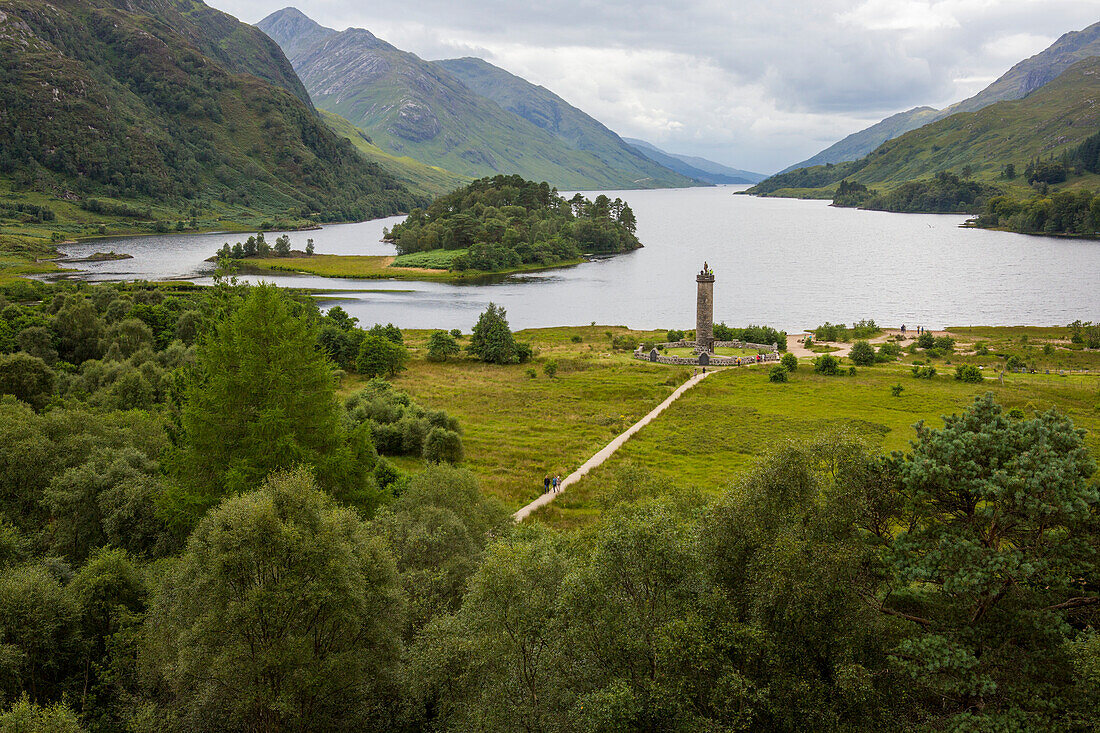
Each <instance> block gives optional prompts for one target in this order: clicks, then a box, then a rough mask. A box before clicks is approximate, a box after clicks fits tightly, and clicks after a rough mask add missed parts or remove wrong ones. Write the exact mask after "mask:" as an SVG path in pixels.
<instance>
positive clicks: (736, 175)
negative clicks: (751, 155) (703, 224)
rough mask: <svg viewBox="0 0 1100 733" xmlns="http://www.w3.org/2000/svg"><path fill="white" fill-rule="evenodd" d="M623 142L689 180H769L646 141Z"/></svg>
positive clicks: (718, 181) (739, 181) (749, 181)
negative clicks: (669, 151) (667, 149)
mask: <svg viewBox="0 0 1100 733" xmlns="http://www.w3.org/2000/svg"><path fill="white" fill-rule="evenodd" d="M623 140H625V141H626V142H627V143H629V144H630V145H632V146H633V147H634V148H636V149H637V150H638V151H639V152H641V154H642V155H644V156H646V157H647V158H650V159H652V160H654V161H656V162H658V163H660V164H661V165H663V166H665V167H666V168H670V169H672V170H674V171H676V172H677V173H680V174H682V175H685V176H687V177H688V178H694V179H696V180H698V181H703V182H704V183H714V184H723V183H727V184H729V183H741V184H745V183H758V182H760V181H762V180H764V179H765V178H767V176H766V175H764V174H763V173H753V172H752V171H743V170H739V169H737V168H730V167H729V166H725V165H722V164H721V163H715V162H714V161H713V160H707V159H706V158H700V157H697V156H694V155H677V154H675V153H666V152H665V151H664V150H661V149H660V148H658V147H657V146H656V145H653V144H652V143H647V142H646V141H645V140H639V139H637V138H632V137H625V138H623Z"/></svg>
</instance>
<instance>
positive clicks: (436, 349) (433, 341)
mask: <svg viewBox="0 0 1100 733" xmlns="http://www.w3.org/2000/svg"><path fill="white" fill-rule="evenodd" d="M461 351H462V349H461V348H460V347H459V345H458V342H457V341H455V337H454V336H452V335H451V334H449V333H447V332H446V331H432V335H431V336H429V337H428V361H437V362H438V361H447V359H448V358H449V357H452V356H457V355H458V354H459V353H460V352H461Z"/></svg>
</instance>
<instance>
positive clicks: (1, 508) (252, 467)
mask: <svg viewBox="0 0 1100 733" xmlns="http://www.w3.org/2000/svg"><path fill="white" fill-rule="evenodd" d="M0 292H2V293H3V300H2V301H0V351H2V352H3V355H0V394H3V395H4V396H3V397H0V517H2V518H0V652H2V653H0V696H2V698H0V730H20V731H22V730H32V731H39V730H41V731H46V730H49V731H59V730H60V731H230V730H257V731H296V730H319V729H324V730H405V731H443V730H462V731H468V730H530V731H557V730H585V731H624V730H625V731H657V730H670V731H671V730H805V729H808V728H812V729H815V730H838V731H839V730H845V731H851V730H897V729H921V728H924V729H930V730H931V729H936V730H940V729H957V730H963V729H965V730H1010V729H1019V730H1036V729H1067V730H1073V729H1081V730H1084V729H1087V728H1088V727H1089V726H1090V725H1091V721H1092V720H1094V718H1095V715H1096V714H1097V713H1098V712H1100V686H1098V685H1097V680H1098V675H1100V641H1098V640H1097V639H1096V637H1095V636H1094V634H1093V631H1092V629H1093V628H1094V627H1095V624H1096V621H1097V620H1098V619H1097V611H1098V610H1100V595H1098V594H1097V592H1096V588H1097V582H1098V580H1097V576H1098V571H1100V565H1098V564H1097V548H1098V547H1100V523H1098V516H1097V499H1098V495H1097V485H1096V483H1095V481H1094V478H1093V477H1094V475H1095V470H1096V466H1095V464H1094V462H1093V460H1092V459H1091V458H1090V457H1089V453H1088V451H1087V449H1086V447H1085V446H1084V444H1083V442H1082V433H1081V431H1079V430H1077V429H1076V428H1075V427H1074V426H1073V424H1072V423H1071V422H1070V421H1069V420H1068V419H1067V418H1066V417H1064V416H1062V415H1060V414H1059V413H1058V412H1057V411H1053V410H1052V411H1049V412H1042V413H1033V414H1032V415H1030V416H1028V415H1025V414H1024V413H1023V412H1021V411H1018V410H1013V411H1011V412H1009V411H1005V410H1003V409H1002V408H1001V407H1000V406H999V405H998V404H997V403H996V402H995V401H994V400H993V398H992V397H991V396H985V397H979V398H977V399H976V400H975V401H974V402H973V403H972V405H971V406H970V407H969V408H968V409H966V410H965V411H963V412H962V413H961V414H957V415H955V416H952V417H948V418H947V419H946V421H945V423H944V426H943V428H940V429H932V428H929V427H927V426H925V425H923V424H918V425H917V426H916V430H915V433H914V435H913V441H912V444H911V448H910V450H908V451H907V452H905V453H892V454H883V453H881V452H880V451H878V450H875V449H872V448H869V447H868V446H867V445H865V444H864V443H862V442H860V441H859V440H857V439H855V438H853V437H852V436H851V435H849V434H847V433H844V432H843V431H840V432H829V433H825V434H822V435H821V436H820V437H819V438H817V439H816V440H813V441H810V442H808V443H789V444H777V445H776V446H775V447H774V448H773V449H772V452H771V453H770V455H768V456H767V457H765V458H763V459H762V460H760V461H758V462H757V463H756V465H755V466H754V467H752V468H750V469H748V470H747V471H745V472H743V473H742V474H741V475H740V476H739V477H738V478H737V479H736V480H735V481H734V482H733V483H730V484H728V485H726V483H725V480H724V479H721V478H719V477H714V478H713V481H714V482H716V484H715V486H714V487H713V488H711V489H709V490H708V491H705V492H704V491H702V490H701V488H690V487H686V486H684V485H682V484H679V483H676V482H671V481H669V480H668V479H667V478H663V477H661V476H659V475H658V474H656V473H651V472H650V471H648V470H647V469H646V467H644V466H633V467H630V468H629V469H628V470H626V471H624V472H620V473H619V474H617V475H616V477H615V478H614V479H613V480H608V481H606V482H605V483H604V485H603V486H602V488H601V489H600V491H601V492H602V493H601V494H600V495H599V496H600V498H599V505H600V507H601V512H602V516H601V518H600V519H599V520H598V521H597V522H595V523H594V524H592V525H590V526H588V527H586V528H584V529H581V530H577V531H564V530H555V529H551V528H549V527H547V526H544V525H541V524H538V523H535V524H532V525H521V526H516V525H514V524H513V523H512V521H511V518H510V517H509V515H508V513H507V512H506V511H505V510H504V508H503V507H502V505H501V504H500V503H499V502H498V501H497V500H495V499H492V498H489V497H488V496H486V495H485V494H483V493H481V492H480V491H479V489H478V482H477V479H476V478H475V477H474V476H473V474H471V473H470V472H469V471H467V470H466V469H464V468H462V467H461V461H462V449H461V437H460V434H461V430H462V427H461V425H460V424H459V423H458V421H457V420H455V419H454V418H453V417H452V416H449V415H448V414H447V413H445V412H443V411H442V410H439V409H436V408H433V407H432V406H430V405H421V404H417V402H416V401H414V400H411V399H410V398H409V397H408V396H407V395H405V394H403V393H402V392H400V391H399V390H397V389H396V388H394V387H393V386H392V384H391V383H390V382H389V381H387V377H388V375H391V374H394V373H396V372H397V371H399V370H400V369H401V368H402V363H403V362H402V358H401V357H400V354H401V352H402V350H404V349H405V347H404V346H403V343H404V338H403V334H402V332H401V330H400V329H399V328H397V327H396V326H394V325H392V324H386V325H382V324H376V325H375V326H373V327H372V328H370V329H363V328H360V327H359V325H358V323H357V322H356V321H355V319H353V318H351V317H349V316H348V314H346V313H345V312H343V311H342V310H341V309H340V308H338V307H334V308H332V309H330V310H329V311H328V312H326V313H321V312H320V311H318V309H317V308H316V306H315V305H313V303H312V301H310V300H309V299H308V298H306V297H305V296H302V295H298V294H296V293H295V292H294V291H287V290H282V289H278V288H275V287H273V286H268V285H259V286H247V285H241V284H237V283H235V282H234V281H233V280H232V278H226V277H224V276H223V277H220V278H219V282H218V284H217V285H215V286H214V287H211V288H208V289H188V288H180V289H178V290H165V289H164V288H158V287H154V286H151V285H148V284H143V283H133V284H120V285H106V284H98V285H90V286H89V285H87V284H80V285H59V286H47V285H42V284H38V283H28V282H26V281H21V282H19V283H17V284H14V285H9V286H5V287H4V288H3V289H0ZM466 338H469V340H470V342H469V345H468V346H467V347H466V349H465V350H466V351H467V352H469V354H470V357H468V358H476V359H478V360H481V361H483V362H487V364H486V365H485V367H483V368H488V369H493V368H503V367H494V366H493V364H495V363H508V361H514V360H515V358H514V357H510V356H509V354H511V353H512V352H508V354H501V353H493V349H499V348H501V345H502V344H508V343H511V342H510V339H511V332H510V331H509V329H508V327H507V321H506V314H505V313H504V311H503V310H502V309H499V308H496V307H495V306H490V308H489V309H488V310H487V311H486V312H485V313H483V314H482V317H481V318H480V319H479V322H478V324H477V325H476V327H475V328H474V330H473V332H472V333H471V335H470V336H469V337H463V339H466ZM428 343H429V348H430V349H431V352H432V353H429V356H428V358H429V359H438V360H446V359H452V358H459V356H458V352H459V351H460V348H459V347H458V345H457V343H456V342H455V340H454V334H449V333H447V332H443V331H438V332H435V333H433V334H432V337H431V339H429V342H428ZM508 348H515V347H514V346H510V347H508ZM393 353H397V354H399V356H398V358H397V359H396V360H393V361H386V359H387V358H388V355H392V354H393ZM433 354H434V355H433ZM404 358H405V359H407V354H406V355H405V357H404ZM380 365H381V366H380ZM356 370H359V371H360V373H362V374H364V375H367V376H374V378H373V379H372V380H370V381H368V382H366V386H365V388H363V389H361V390H359V391H356V392H353V393H351V394H350V395H348V396H347V397H346V398H344V399H338V398H337V395H336V389H335V386H336V383H337V380H338V379H339V378H340V375H341V374H342V373H345V372H354V371H356ZM375 375H377V376H375ZM364 378H365V377H364ZM387 455H391V456H400V455H417V456H420V457H422V458H424V459H425V460H426V463H425V465H426V468H425V469H424V470H423V471H420V472H418V473H415V474H411V473H406V472H404V471H401V470H398V469H397V468H395V467H394V465H393V464H392V462H391V461H390V460H387V458H386V457H385V456H387Z"/></svg>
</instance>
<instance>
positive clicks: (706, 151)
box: [208, 0, 1100, 173]
mask: <svg viewBox="0 0 1100 733" xmlns="http://www.w3.org/2000/svg"><path fill="white" fill-rule="evenodd" d="M208 1H209V2H210V3H211V4H212V5H214V6H215V7H218V8H220V9H222V10H225V11H226V12H229V13H232V14H233V15H235V16H237V17H238V18H240V19H241V20H244V21H246V22H250V23H255V22H257V21H259V20H260V19H261V18H263V17H264V16H266V15H267V14H268V13H271V12H273V11H275V10H278V9H280V8H282V7H285V6H286V5H287V4H288V3H287V0H208ZM296 7H298V8H299V9H300V10H302V11H303V12H304V13H306V14H307V15H309V16H310V17H311V18H313V19H314V20H316V21H317V22H318V23H321V24H322V25H325V26H329V27H331V28H336V29H337V30H343V29H344V28H347V27H350V26H355V27H359V28H366V29H368V30H370V31H371V32H373V33H374V34H375V35H377V36H378V37H380V38H382V39H384V40H386V41H389V42H390V43H392V44H393V45H395V46H397V47H398V48H401V49H404V50H406V51H412V52H414V53H416V54H418V55H419V56H422V57H424V58H427V59H439V58H453V57H456V56H480V57H481V58H484V59H485V60H487V61H489V62H491V63H493V64H496V65H497V66H500V67H502V68H505V69H507V70H508V71H511V72H512V73H514V74H518V75H519V76H522V77H524V78H526V79H528V80H529V81H532V82H534V83H536V84H541V85H543V86H545V87H547V88H548V89H550V90H551V91H553V92H555V93H557V94H558V95H559V96H561V97H563V98H564V99H565V100H566V101H568V102H570V103H571V104H573V105H575V106H577V107H579V108H581V109H582V110H584V111H585V112H587V113H589V114H591V115H592V116H594V117H596V118H597V119H599V120H600V121H601V122H603V123H604V124H606V125H607V126H608V127H610V128H611V129H613V130H615V131H616V132H618V133H619V134H620V135H624V136H628V137H639V138H643V139H645V140H648V141H650V142H652V143H654V144H656V145H658V146H659V147H662V148H664V149H666V150H669V151H671V152H675V153H688V154H694V155H702V156H704V157H707V158H711V159H713V160H717V161H719V162H721V163H726V164H727V165H732V166H735V167H737V168H744V169H747V170H755V171H759V172H762V173H770V172H774V171H776V170H779V169H781V168H784V167H786V166H787V165H790V164H791V163H795V162H797V161H800V160H803V159H805V158H807V157H809V156H810V155H813V154H814V153H816V152H818V151H819V150H821V149H822V148H824V147H826V146H828V145H830V144H831V143H833V142H835V141H837V140H839V139H840V138H842V137H844V136H845V135H847V134H849V133H851V132H855V131H856V130H860V129H862V128H864V127H866V126H868V125H870V124H872V123H874V122H877V121H878V120H880V119H882V118H883V117H885V116H887V115H889V114H892V113H894V112H899V111H902V110H905V109H909V108H911V107H915V106H918V105H931V106H933V107H937V108H939V107H943V106H944V105H947V104H950V103H952V102H956V101H958V100H960V99H964V98H966V97H968V96H970V95H971V94H974V93H975V92H977V91H979V90H980V89H981V88H982V87H984V86H985V85H986V84H988V83H989V82H991V81H993V80H994V79H995V78H997V77H998V76H1000V75H1001V74H1002V73H1004V72H1005V71H1006V70H1008V68H1009V67H1010V66H1012V65H1013V64H1014V63H1016V62H1017V61H1019V60H1021V59H1023V58H1025V57H1027V56H1030V55H1032V54H1035V53H1038V52H1039V51H1041V50H1043V49H1044V48H1046V47H1047V46H1048V45H1050V44H1051V43H1052V42H1053V41H1054V40H1055V39H1057V38H1058V36H1060V35H1062V34H1063V33H1066V32H1068V31H1072V30H1079V29H1081V28H1084V27H1085V26H1087V25H1090V24H1092V23H1095V22H1097V21H1100V0H849V1H845V0H752V1H751V2H750V1H749V0H560V1H559V2H535V3H531V2H516V1H515V0H370V1H369V2H364V0H309V2H301V3H300V4H299V5H297V6H296Z"/></svg>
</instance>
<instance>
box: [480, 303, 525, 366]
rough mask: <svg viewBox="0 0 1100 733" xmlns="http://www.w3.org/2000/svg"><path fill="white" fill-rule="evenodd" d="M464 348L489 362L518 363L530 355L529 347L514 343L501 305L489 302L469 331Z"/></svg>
mask: <svg viewBox="0 0 1100 733" xmlns="http://www.w3.org/2000/svg"><path fill="white" fill-rule="evenodd" d="M466 350H467V351H469V352H470V353H471V354H473V355H474V356H476V357H477V358H478V359H480V360H481V361H485V362H489V363H490V364H519V363H522V362H524V361H527V359H529V358H530V356H531V350H530V347H527V346H526V345H525V344H518V343H516V340H515V337H513V336H512V330H511V329H510V328H508V316H507V313H506V312H505V311H504V308H503V307H502V306H498V305H496V304H494V303H490V304H489V307H488V308H486V309H485V312H484V313H482V314H481V315H480V316H479V317H478V319H477V323H476V324H475V325H474V328H473V331H472V332H471V333H470V343H469V344H468V345H467V346H466Z"/></svg>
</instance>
